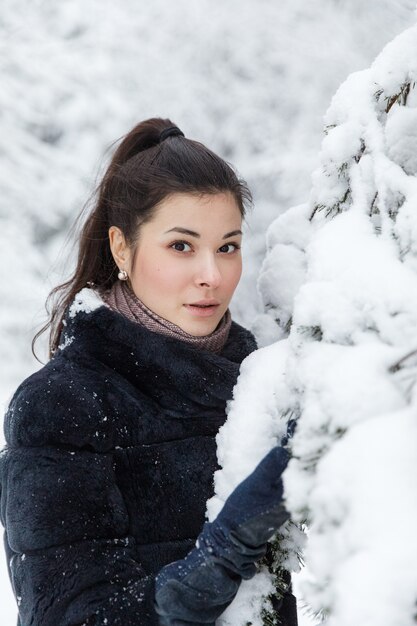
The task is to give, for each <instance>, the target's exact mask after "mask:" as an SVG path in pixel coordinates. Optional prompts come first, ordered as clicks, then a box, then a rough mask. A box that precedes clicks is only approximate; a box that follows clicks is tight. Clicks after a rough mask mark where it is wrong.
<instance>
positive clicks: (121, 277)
mask: <svg viewBox="0 0 417 626" xmlns="http://www.w3.org/2000/svg"><path fill="white" fill-rule="evenodd" d="M117 277H118V279H119V280H127V279H128V278H129V277H128V275H127V272H126V270H119V273H118V274H117Z"/></svg>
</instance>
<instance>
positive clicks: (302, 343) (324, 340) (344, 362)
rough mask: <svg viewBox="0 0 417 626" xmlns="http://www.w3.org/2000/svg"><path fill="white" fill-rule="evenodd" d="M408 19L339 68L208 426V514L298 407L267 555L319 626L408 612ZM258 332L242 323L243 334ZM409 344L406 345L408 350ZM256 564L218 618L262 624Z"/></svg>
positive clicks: (413, 163) (416, 540)
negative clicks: (256, 314) (215, 453)
mask: <svg viewBox="0 0 417 626" xmlns="http://www.w3.org/2000/svg"><path fill="white" fill-rule="evenodd" d="M416 80H417V26H415V27H412V28H410V29H408V30H406V31H405V32H404V33H402V34H401V35H400V36H398V37H397V38H396V39H394V40H393V41H392V42H391V43H390V44H388V45H387V46H386V47H385V48H384V49H383V51H382V52H381V54H380V55H379V56H378V57H377V59H376V60H375V62H374V63H373V64H372V66H371V67H370V68H369V69H367V70H364V71H361V72H356V73H354V74H351V75H350V76H349V77H348V79H347V80H346V81H345V83H343V84H342V85H341V87H340V88H339V90H338V91H337V93H336V95H335V96H334V98H333V100H332V103H331V106H330V108H329V110H328V112H327V114H326V117H325V125H326V127H325V137H324V140H323V144H322V150H321V154H320V166H319V168H318V169H317V170H316V171H315V172H314V174H313V188H312V193H311V196H310V200H309V202H308V203H306V204H305V205H301V206H297V207H294V208H292V209H290V210H289V211H287V212H286V213H284V214H283V215H282V216H281V217H279V218H278V219H277V220H276V221H275V222H274V223H273V224H272V225H271V227H270V228H269V230H268V234H267V244H268V254H267V258H266V259H265V262H264V265H263V268H262V272H261V276H260V280H259V287H260V290H261V293H262V296H263V300H264V304H265V309H266V312H265V314H264V315H263V316H260V318H259V319H258V320H257V324H256V329H257V331H258V332H257V334H258V336H259V337H261V338H262V341H263V342H264V344H267V343H268V342H271V341H273V342H275V343H273V344H272V345H269V346H267V347H264V348H262V349H260V350H259V351H257V352H256V353H255V354H253V355H251V356H250V357H249V358H248V359H247V360H246V361H245V362H244V364H243V367H242V374H241V377H240V379H239V382H238V385H237V388H236V389H235V397H234V400H233V401H232V402H231V403H230V406H229V416H228V420H227V422H226V424H225V425H224V426H223V428H222V429H221V431H220V433H219V436H218V449H219V461H220V464H221V466H222V469H221V470H219V472H217V474H216V495H215V497H214V498H213V499H212V500H211V501H209V509H208V510H209V514H210V517H211V518H212V517H214V516H215V514H216V513H217V511H218V510H219V508H220V507H221V505H222V502H223V501H224V499H225V497H227V495H228V494H229V493H230V491H231V490H232V489H233V487H234V486H235V484H237V483H238V482H239V481H240V480H241V479H242V478H243V477H244V476H245V475H247V474H248V473H249V472H250V471H251V470H252V468H253V467H254V466H255V465H256V463H257V462H258V461H259V459H260V458H261V457H262V456H263V454H264V453H266V452H267V450H268V449H269V448H270V447H272V445H274V443H275V442H276V441H279V439H280V437H281V436H282V434H283V433H284V430H285V424H286V422H287V421H288V418H289V417H296V418H297V429H296V432H295V435H294V437H293V439H292V442H291V445H292V456H293V458H292V460H291V461H290V464H289V466H288V468H287V470H286V472H285V474H284V486H285V494H286V499H287V507H288V509H289V510H290V511H291V514H292V523H289V524H288V525H287V526H286V527H285V528H284V529H283V530H284V532H283V535H282V536H279V541H278V545H277V561H278V563H279V564H280V565H283V566H286V567H288V568H289V569H292V570H293V571H294V570H297V567H298V559H297V558H296V555H297V553H298V552H299V551H300V550H301V549H302V547H303V543H304V542H305V536H303V535H302V533H300V528H301V527H302V526H303V525H304V524H307V525H308V528H309V535H308V543H307V545H306V547H305V552H304V558H305V561H306V565H307V572H308V578H307V579H306V580H305V581H304V584H303V593H304V596H305V600H306V601H307V602H308V604H309V605H310V606H311V607H312V610H313V611H314V612H315V613H316V614H317V615H320V616H321V617H324V618H326V624H328V625H329V626H336V625H337V626H352V624H361V625H363V626H364V625H366V626H394V625H397V624H401V625H402V626H411V625H412V624H415V623H416V621H417V604H416V601H417V568H416V565H415V563H416V562H417V536H416V532H415V519H416V517H417V488H416V487H417V486H416V476H417V386H416V385H415V381H416V379H417V357H416V354H417V275H416V274H417V89H416V88H415V84H416ZM256 329H255V330H256ZM414 350H416V352H414ZM273 586H274V579H273V574H272V573H271V572H270V571H268V569H266V568H261V569H260V571H259V573H258V574H257V576H255V578H254V579H253V580H252V581H248V582H247V583H245V584H244V585H242V588H241V590H240V592H239V594H238V596H237V598H236V599H235V601H234V603H232V605H231V606H230V607H229V609H228V611H227V612H226V613H225V614H224V616H223V617H222V618H221V620H220V622H219V623H220V624H222V626H226V625H227V626H229V625H230V626H231V625H232V624H233V626H246V625H247V624H253V625H254V626H258V625H259V626H260V625H262V624H265V623H268V622H267V620H266V619H265V613H264V612H265V609H266V610H267V609H268V595H269V594H270V593H271V592H272V589H273Z"/></svg>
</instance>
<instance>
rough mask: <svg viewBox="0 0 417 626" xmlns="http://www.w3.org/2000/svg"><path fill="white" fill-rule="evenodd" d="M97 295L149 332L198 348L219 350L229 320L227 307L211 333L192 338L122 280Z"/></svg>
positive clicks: (230, 320) (227, 332)
mask: <svg viewBox="0 0 417 626" xmlns="http://www.w3.org/2000/svg"><path fill="white" fill-rule="evenodd" d="M100 295H101V297H102V298H103V300H104V302H105V303H106V304H107V306H109V307H110V308H111V309H113V310H114V311H117V312H119V313H121V314H122V315H124V316H125V317H127V318H128V319H130V320H131V321H132V322H136V323H138V324H141V325H142V326H145V327H146V328H147V329H148V330H150V331H152V332H156V333H160V334H162V335H166V336H167V337H173V338H175V339H179V340H181V341H185V342H186V343H189V344H191V345H193V346H194V347H196V348H199V349H203V350H208V351H210V352H221V350H222V349H223V347H224V344H225V343H226V340H227V337H228V335H229V330H230V326H231V323H232V319H231V315H230V311H229V309H227V311H226V313H225V314H224V315H223V317H222V319H221V320H220V322H219V324H218V326H217V328H216V329H215V330H214V331H213V332H212V333H210V334H209V335H204V336H202V337H196V336H195V335H190V334H189V333H187V332H185V331H184V330H182V328H180V327H179V326H177V325H176V324H174V323H172V322H170V321H169V320H166V319H164V318H163V317H160V316H159V315H158V314H157V313H155V312H154V311H151V309H149V308H148V307H147V306H146V305H145V304H144V303H143V302H142V301H141V300H140V299H139V298H138V297H137V296H136V294H135V293H134V292H133V291H132V289H131V288H130V287H129V286H128V284H127V283H125V282H122V281H119V280H118V281H116V282H115V283H114V284H113V285H112V287H111V288H110V289H109V290H108V291H105V292H102V293H101V294H100Z"/></svg>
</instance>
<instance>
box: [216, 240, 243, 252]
mask: <svg viewBox="0 0 417 626" xmlns="http://www.w3.org/2000/svg"><path fill="white" fill-rule="evenodd" d="M230 248H231V249H230ZM219 250H220V252H225V253H226V254H231V253H232V252H236V251H237V250H240V246H239V244H237V243H225V244H224V246H222V247H221V248H219Z"/></svg>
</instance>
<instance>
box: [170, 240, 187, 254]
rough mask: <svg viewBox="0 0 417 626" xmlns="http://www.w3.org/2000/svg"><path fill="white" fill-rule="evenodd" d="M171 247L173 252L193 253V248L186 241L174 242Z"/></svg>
mask: <svg viewBox="0 0 417 626" xmlns="http://www.w3.org/2000/svg"><path fill="white" fill-rule="evenodd" d="M186 246H188V249H187V248H186ZM169 247H170V248H172V249H173V250H176V251H177V252H190V251H191V246H190V244H189V243H187V242H186V241H174V242H173V243H171V245H170V246H169Z"/></svg>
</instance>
